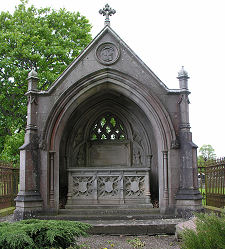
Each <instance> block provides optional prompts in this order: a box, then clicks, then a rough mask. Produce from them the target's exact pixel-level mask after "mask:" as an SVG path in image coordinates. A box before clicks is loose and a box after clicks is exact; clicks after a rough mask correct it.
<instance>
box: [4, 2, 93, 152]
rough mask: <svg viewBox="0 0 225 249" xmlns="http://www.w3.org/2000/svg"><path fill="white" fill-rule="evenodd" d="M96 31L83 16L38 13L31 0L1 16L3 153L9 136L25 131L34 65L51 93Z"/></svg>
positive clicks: (41, 83)
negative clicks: (30, 75) (53, 86)
mask: <svg viewBox="0 0 225 249" xmlns="http://www.w3.org/2000/svg"><path fill="white" fill-rule="evenodd" d="M90 30H91V25H90V24H89V21H88V20H87V19H86V18H85V17H84V16H81V15H80V13H79V12H77V13H75V12H69V11H67V10H65V9H60V10H54V9H51V8H40V9H37V8H35V7H34V6H33V5H32V6H28V1H26V0H21V3H20V4H19V5H18V6H16V8H15V11H14V13H13V14H11V13H9V12H1V13H0V90H1V91H0V152H1V151H2V150H3V148H4V147H5V145H4V144H5V142H7V141H8V137H7V135H9V136H13V134H14V131H15V130H21V129H24V128H25V123H26V109H27V100H26V96H25V95H24V94H25V93H26V91H27V80H26V79H27V75H28V72H29V71H30V70H31V67H34V68H35V70H36V71H37V72H38V77H39V79H40V81H39V89H42V90H44V89H47V88H48V87H49V86H50V85H51V84H52V83H53V82H54V80H55V79H56V78H57V77H58V76H59V75H60V74H61V73H62V72H63V71H64V70H65V68H66V67H67V66H68V65H69V64H70V63H71V62H72V61H73V60H74V58H75V57H77V56H78V55H79V54H80V52H81V51H82V50H83V49H84V48H85V47H86V46H87V44H88V43H89V42H90V41H91V35H90ZM6 140H7V141H6Z"/></svg>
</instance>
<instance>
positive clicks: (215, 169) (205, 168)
mask: <svg viewBox="0 0 225 249" xmlns="http://www.w3.org/2000/svg"><path fill="white" fill-rule="evenodd" d="M198 180H199V189H200V192H201V193H202V196H203V204H204V205H208V206H213V207H218V208H223V207H224V206H225V158H220V159H216V160H209V161H206V162H204V163H202V164H200V165H199V166H198Z"/></svg>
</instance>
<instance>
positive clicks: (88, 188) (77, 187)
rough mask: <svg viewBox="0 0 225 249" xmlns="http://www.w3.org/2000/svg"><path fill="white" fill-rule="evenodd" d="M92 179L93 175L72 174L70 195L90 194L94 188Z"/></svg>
mask: <svg viewBox="0 0 225 249" xmlns="http://www.w3.org/2000/svg"><path fill="white" fill-rule="evenodd" d="M94 180H95V178H94V177H93V176H87V177H83V176H74V177H73V186H72V197H74V198H76V197H79V198H82V197H83V198H86V197H90V196H92V194H93V189H94V185H93V183H94Z"/></svg>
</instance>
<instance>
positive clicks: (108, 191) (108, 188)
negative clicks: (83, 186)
mask: <svg viewBox="0 0 225 249" xmlns="http://www.w3.org/2000/svg"><path fill="white" fill-rule="evenodd" d="M120 180H121V177H120V176H100V177H98V198H115V197H117V198H118V197H119V191H120V189H119V186H120Z"/></svg>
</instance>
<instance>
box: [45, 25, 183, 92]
mask: <svg viewBox="0 0 225 249" xmlns="http://www.w3.org/2000/svg"><path fill="white" fill-rule="evenodd" d="M107 33H108V34H110V35H111V36H112V37H114V39H116V40H117V41H118V43H119V44H121V45H122V46H124V48H125V49H126V50H127V52H128V53H130V54H131V55H132V59H134V60H136V61H137V63H138V64H139V65H140V66H141V67H142V68H143V69H145V70H146V71H147V72H148V73H149V74H150V75H151V76H152V77H153V78H155V80H156V82H157V83H158V84H159V85H160V86H161V87H162V88H163V89H164V90H166V91H167V92H176V90H170V89H169V88H168V87H167V86H166V85H165V84H164V83H163V82H162V81H161V80H160V79H159V78H158V77H157V76H156V75H155V74H154V73H153V72H152V70H151V69H150V68H149V67H148V66H147V65H146V64H145V63H144V62H143V61H142V60H141V59H140V58H139V57H138V56H137V55H136V53H135V52H134V51H133V50H132V49H131V48H130V47H129V46H128V45H127V44H126V43H125V42H124V41H123V40H122V39H121V38H120V37H119V36H118V35H117V33H116V32H115V31H114V30H113V29H112V28H111V27H110V26H108V25H106V26H105V27H104V28H103V29H102V30H101V32H100V33H99V34H98V35H97V36H96V37H95V38H94V39H93V40H92V42H91V43H90V44H89V45H88V46H87V47H86V48H85V49H84V50H83V51H82V52H81V53H80V55H79V56H78V57H77V58H76V59H75V60H74V61H73V62H72V63H71V64H70V65H69V66H68V67H67V68H66V69H65V70H64V71H63V73H62V74H61V75H60V76H59V77H58V78H57V79H56V80H55V82H54V83H53V84H52V85H51V87H50V88H49V89H48V90H47V91H46V93H50V92H51V91H53V90H54V89H55V88H56V87H57V85H58V83H59V82H60V81H62V80H63V79H64V78H65V77H66V75H67V74H68V73H70V72H71V70H72V69H73V68H74V67H75V65H76V64H77V63H79V62H80V61H81V60H82V59H83V58H84V57H85V56H86V55H87V54H88V53H89V52H90V50H92V48H93V47H94V46H95V44H96V43H98V42H99V40H101V39H102V38H103V37H104V36H105V35H106V34H107ZM178 91H179V90H178Z"/></svg>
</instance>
